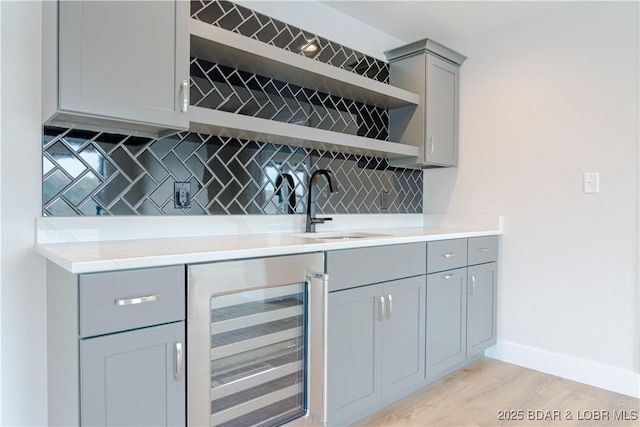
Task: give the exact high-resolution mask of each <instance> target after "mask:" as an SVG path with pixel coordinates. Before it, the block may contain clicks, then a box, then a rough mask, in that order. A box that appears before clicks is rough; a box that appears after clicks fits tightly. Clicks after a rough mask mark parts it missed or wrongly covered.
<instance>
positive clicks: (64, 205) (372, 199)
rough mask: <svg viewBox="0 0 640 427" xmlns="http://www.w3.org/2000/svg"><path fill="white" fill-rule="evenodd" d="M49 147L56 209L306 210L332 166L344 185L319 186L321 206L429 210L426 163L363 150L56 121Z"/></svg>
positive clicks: (50, 194)
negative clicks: (184, 193) (181, 197)
mask: <svg viewBox="0 0 640 427" xmlns="http://www.w3.org/2000/svg"><path fill="white" fill-rule="evenodd" d="M43 153H44V154H43V211H44V215H50V216H75V215H215V214H223V215H224V214H293V213H304V212H305V209H306V197H307V183H308V180H309V176H310V173H312V172H313V171H314V170H316V169H330V170H331V171H333V172H334V174H335V176H336V179H337V181H338V186H339V190H338V192H337V193H332V194H330V195H329V194H327V193H328V192H326V191H323V188H322V187H321V191H320V192H319V197H318V210H319V212H321V213H324V214H331V213H421V212H422V173H421V171H416V170H409V169H395V168H392V167H389V166H388V165H387V164H386V162H385V161H384V160H381V159H375V158H371V157H365V156H357V155H345V154H341V153H332V152H328V151H321V150H311V149H306V148H297V147H290V146H281V145H274V144H267V143H263V142H258V141H243V140H238V139H233V138H221V137H217V136H211V135H202V134H196V133H186V132H185V133H182V134H178V135H175V136H172V137H168V138H162V139H148V138H140V137H132V136H125V135H114V134H108V133H102V132H92V131H82V130H77V129H61V128H53V127H47V128H45V129H44V146H43ZM279 177H280V179H279ZM174 182H190V183H191V189H192V203H191V208H189V209H175V208H174V204H173V184H174ZM290 183H291V184H290ZM322 185H323V186H324V185H325V184H324V183H322ZM291 188H293V195H295V197H294V196H293V195H292V196H291V197H289V196H287V194H291ZM382 192H384V193H386V194H385V198H386V199H387V206H388V208H387V209H382V208H381V204H380V203H381V193H382Z"/></svg>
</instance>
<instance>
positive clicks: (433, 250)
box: [427, 239, 467, 273]
mask: <svg viewBox="0 0 640 427" xmlns="http://www.w3.org/2000/svg"><path fill="white" fill-rule="evenodd" d="M466 265H467V239H453V240H440V241H437V242H429V243H428V246H427V272H428V273H433V272H436V271H444V270H451V269H454V268H460V267H465V266H466Z"/></svg>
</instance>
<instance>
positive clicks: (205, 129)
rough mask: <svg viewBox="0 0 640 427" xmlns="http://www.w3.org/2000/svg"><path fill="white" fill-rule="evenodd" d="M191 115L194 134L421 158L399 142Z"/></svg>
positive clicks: (215, 114) (230, 116)
mask: <svg viewBox="0 0 640 427" xmlns="http://www.w3.org/2000/svg"><path fill="white" fill-rule="evenodd" d="M188 114H189V121H190V122H191V125H190V128H189V130H190V131H191V132H199V133H209V134H212V135H220V136H223V137H232V138H239V139H249V140H257V141H262V142H269V143H273V144H283V145H293V146H297V147H305V148H313V149H318V150H328V151H337V152H341V153H347V154H360V155H365V156H372V157H384V158H388V159H399V158H411V157H417V156H418V148H417V147H414V146H410V145H406V144H399V143H396V142H388V141H380V140H378V139H372V138H363V137H361V136H355V135H348V134H343V133H339V132H332V131H328V130H324V129H316V128H310V127H305V126H300V125H293V124H289V123H282V122H276V121H272V120H267V119H260V118H256V117H250V116H243V115H240V114H234V113H228V112H226V111H218V110H211V109H208V108H202V107H194V106H191V107H189V112H188Z"/></svg>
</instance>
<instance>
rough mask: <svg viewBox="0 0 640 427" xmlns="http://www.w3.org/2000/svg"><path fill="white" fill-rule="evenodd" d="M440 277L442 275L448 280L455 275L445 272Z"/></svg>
mask: <svg viewBox="0 0 640 427" xmlns="http://www.w3.org/2000/svg"><path fill="white" fill-rule="evenodd" d="M442 277H444V278H445V279H446V280H449V279H453V278H454V277H456V275H455V274H445V275H444V276H442Z"/></svg>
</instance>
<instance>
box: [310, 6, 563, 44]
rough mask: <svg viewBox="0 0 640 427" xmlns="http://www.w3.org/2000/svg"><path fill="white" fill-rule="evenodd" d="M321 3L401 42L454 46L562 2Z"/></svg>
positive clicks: (552, 7) (543, 11) (547, 9)
mask: <svg viewBox="0 0 640 427" xmlns="http://www.w3.org/2000/svg"><path fill="white" fill-rule="evenodd" d="M321 2H322V3H324V4H326V5H327V6H329V7H332V8H334V9H336V10H338V11H340V12H342V13H344V14H346V15H349V16H351V17H353V18H355V19H357V20H359V21H362V22H364V23H365V24H367V25H369V26H371V27H374V28H376V29H378V30H380V31H383V32H385V33H387V34H390V35H392V36H394V37H396V38H397V39H400V40H402V41H404V42H412V41H415V40H420V39H424V38H431V39H433V40H435V41H439V42H441V43H445V44H447V43H455V42H456V41H460V42H462V41H464V40H466V39H469V38H473V37H478V36H480V35H482V34H485V33H487V32H492V31H495V30H499V29H500V28H502V27H505V26H510V25H514V24H517V23H518V22H520V21H523V20H528V19H531V18H533V17H535V16H538V15H541V14H547V13H551V12H553V11H554V10H556V9H557V8H560V7H566V6H567V5H568V4H570V3H572V2H565V1H424V0H423V1H397V0H387V1H380V0H377V1H370V0H351V1H344V0H324V1H322V0H321Z"/></svg>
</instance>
